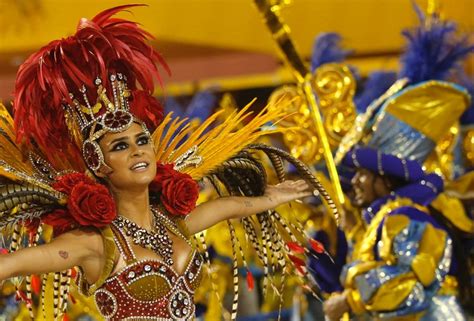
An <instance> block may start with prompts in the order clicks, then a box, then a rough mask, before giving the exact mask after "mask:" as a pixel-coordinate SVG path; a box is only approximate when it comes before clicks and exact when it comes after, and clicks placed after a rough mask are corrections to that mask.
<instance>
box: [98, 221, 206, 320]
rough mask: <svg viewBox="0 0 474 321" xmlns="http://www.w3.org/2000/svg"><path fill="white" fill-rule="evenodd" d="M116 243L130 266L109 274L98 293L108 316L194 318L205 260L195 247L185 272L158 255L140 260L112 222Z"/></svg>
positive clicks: (101, 305)
mask: <svg viewBox="0 0 474 321" xmlns="http://www.w3.org/2000/svg"><path fill="white" fill-rule="evenodd" d="M110 227H111V229H112V232H113V234H114V240H115V244H116V246H117V248H118V250H119V252H120V255H121V256H122V258H123V259H124V260H125V262H126V263H127V265H126V267H124V268H122V269H121V270H119V271H118V272H117V273H115V274H114V275H111V276H110V277H109V278H107V279H106V280H105V282H104V284H103V285H102V286H101V287H100V288H99V289H98V290H97V291H96V292H95V293H94V298H95V302H96V305H97V308H98V310H99V312H100V313H101V314H102V316H103V317H104V318H105V319H107V320H166V321H171V320H182V321H187V320H193V319H194V312H195V306H194V291H195V290H196V289H197V287H198V286H199V284H200V281H201V269H202V264H203V260H202V257H201V255H200V254H199V252H197V251H196V250H193V252H192V254H191V256H190V259H189V261H188V263H187V266H186V269H185V271H184V273H182V274H179V273H177V272H176V271H175V270H174V269H173V267H172V266H171V265H168V264H166V263H165V262H163V261H161V260H157V259H145V260H137V258H136V256H135V253H134V252H133V250H132V247H131V246H130V243H129V242H128V240H127V238H126V237H125V235H124V234H123V232H122V231H121V230H120V229H119V228H117V227H116V226H115V225H114V224H111V226H110Z"/></svg>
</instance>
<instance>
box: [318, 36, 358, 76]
mask: <svg viewBox="0 0 474 321" xmlns="http://www.w3.org/2000/svg"><path fill="white" fill-rule="evenodd" d="M341 40H342V38H341V36H340V35H339V34H338V33H335V32H325V33H321V34H319V35H318V37H317V38H316V41H315V42H314V46H313V54H312V56H311V71H314V70H315V69H316V68H318V67H320V66H321V65H324V64H327V63H330V62H341V61H343V60H345V59H346V58H347V56H348V55H349V54H351V53H352V50H344V49H342V47H341Z"/></svg>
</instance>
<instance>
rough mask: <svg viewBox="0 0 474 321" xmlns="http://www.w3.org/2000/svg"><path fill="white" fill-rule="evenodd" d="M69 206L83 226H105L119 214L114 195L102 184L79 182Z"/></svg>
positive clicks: (71, 212)
mask: <svg viewBox="0 0 474 321" xmlns="http://www.w3.org/2000/svg"><path fill="white" fill-rule="evenodd" d="M67 207H68V209H69V213H70V214H71V216H72V217H73V218H74V220H75V221H76V222H77V223H78V224H79V225H82V226H95V227H104V226H106V225H107V224H110V223H111V222H112V221H113V220H114V219H115V217H116V216H117V212H116V210H115V203H114V200H113V198H112V195H110V192H109V190H108V189H107V188H106V187H105V186H103V185H101V184H95V183H94V184H87V183H85V182H79V183H78V184H77V185H76V186H74V188H73V189H72V191H71V194H70V195H69V200H68V204H67Z"/></svg>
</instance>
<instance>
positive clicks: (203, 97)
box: [186, 90, 217, 122]
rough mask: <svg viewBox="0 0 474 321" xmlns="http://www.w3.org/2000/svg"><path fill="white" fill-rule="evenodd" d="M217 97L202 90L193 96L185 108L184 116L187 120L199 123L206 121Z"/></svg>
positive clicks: (208, 91)
mask: <svg viewBox="0 0 474 321" xmlns="http://www.w3.org/2000/svg"><path fill="white" fill-rule="evenodd" d="M216 103H217V97H216V95H215V94H214V93H212V92H211V91H210V90H203V91H200V92H198V93H197V94H195V95H194V97H193V99H192V100H191V102H190V103H189V105H188V107H187V108H186V116H187V117H189V119H195V118H197V119H199V120H200V121H201V122H203V121H204V120H206V119H207V118H208V117H209V116H210V115H211V112H212V110H213V109H214V108H215V107H216Z"/></svg>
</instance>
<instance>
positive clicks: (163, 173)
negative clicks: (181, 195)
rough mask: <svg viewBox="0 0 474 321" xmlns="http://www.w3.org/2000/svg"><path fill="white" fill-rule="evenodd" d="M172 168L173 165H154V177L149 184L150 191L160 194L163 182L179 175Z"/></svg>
mask: <svg viewBox="0 0 474 321" xmlns="http://www.w3.org/2000/svg"><path fill="white" fill-rule="evenodd" d="M173 167H174V165H173V164H161V163H156V176H155V179H154V180H153V182H151V184H150V190H151V191H153V192H158V193H161V190H162V189H163V181H164V180H166V179H169V178H170V177H173V176H176V175H177V174H179V172H177V171H175V170H174V168H173Z"/></svg>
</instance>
